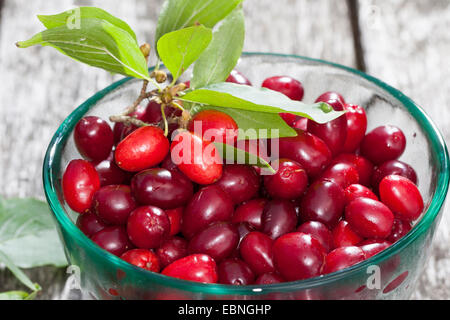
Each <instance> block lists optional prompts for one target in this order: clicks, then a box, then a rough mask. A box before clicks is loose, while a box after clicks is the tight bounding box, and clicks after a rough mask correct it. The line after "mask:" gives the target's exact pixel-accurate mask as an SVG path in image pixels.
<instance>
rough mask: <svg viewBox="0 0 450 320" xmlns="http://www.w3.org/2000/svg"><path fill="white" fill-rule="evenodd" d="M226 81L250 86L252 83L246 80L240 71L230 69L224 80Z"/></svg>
mask: <svg viewBox="0 0 450 320" xmlns="http://www.w3.org/2000/svg"><path fill="white" fill-rule="evenodd" d="M225 81H226V82H233V83H237V84H244V85H247V86H251V85H252V83H251V82H250V80H248V79H247V78H246V77H245V76H244V75H243V74H242V73H240V72H239V71H237V70H232V71H231V72H230V75H229V76H228V78H227V80H225Z"/></svg>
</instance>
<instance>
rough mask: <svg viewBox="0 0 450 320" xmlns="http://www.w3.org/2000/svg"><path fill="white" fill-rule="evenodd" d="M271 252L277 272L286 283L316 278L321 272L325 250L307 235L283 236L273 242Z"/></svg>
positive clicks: (297, 233)
mask: <svg viewBox="0 0 450 320" xmlns="http://www.w3.org/2000/svg"><path fill="white" fill-rule="evenodd" d="M272 250H273V261H274V263H275V266H276V268H277V270H278V272H279V273H280V274H281V276H282V277H283V278H285V279H286V280H288V281H295V280H302V279H308V278H312V277H316V276H318V275H320V272H321V271H322V266H323V262H324V258H325V255H326V252H325V249H324V248H323V247H322V245H321V244H320V243H319V241H317V240H316V239H315V238H313V237H312V236H311V235H309V234H304V233H301V232H292V233H288V234H285V235H283V236H281V237H280V238H278V239H277V240H275V242H274V244H273V249H272Z"/></svg>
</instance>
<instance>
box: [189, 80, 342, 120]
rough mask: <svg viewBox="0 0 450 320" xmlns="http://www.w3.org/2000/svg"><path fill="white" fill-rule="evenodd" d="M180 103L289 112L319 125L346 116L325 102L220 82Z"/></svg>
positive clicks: (190, 93)
mask: <svg viewBox="0 0 450 320" xmlns="http://www.w3.org/2000/svg"><path fill="white" fill-rule="evenodd" d="M180 100H183V101H189V102H195V103H201V104H205V105H215V106H219V107H228V108H235V109H243V110H248V111H255V112H268V113H280V112H289V113H293V114H296V115H299V116H302V117H306V118H308V119H311V120H314V121H315V122H317V123H325V122H328V121H331V120H334V119H336V118H338V117H340V116H341V115H343V114H344V113H345V112H344V111H334V110H333V108H331V106H329V105H328V104H326V103H324V102H319V103H314V104H306V103H303V102H300V101H294V100H291V99H289V98H288V97H286V96H285V95H284V94H282V93H280V92H277V91H273V90H269V89H267V88H256V87H251V86H245V85H238V84H235V83H230V82H222V83H216V84H212V85H209V86H207V87H205V88H200V89H197V90H193V91H190V92H188V93H186V94H185V95H183V96H181V97H180Z"/></svg>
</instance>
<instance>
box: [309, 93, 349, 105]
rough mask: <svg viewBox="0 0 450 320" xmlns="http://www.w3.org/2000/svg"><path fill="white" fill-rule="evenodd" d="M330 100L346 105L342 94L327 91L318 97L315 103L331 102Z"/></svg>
mask: <svg viewBox="0 0 450 320" xmlns="http://www.w3.org/2000/svg"><path fill="white" fill-rule="evenodd" d="M330 100H339V101H340V102H341V103H342V104H345V100H344V97H342V95H341V94H339V93H337V92H334V91H327V92H324V93H322V94H321V95H320V96H318V97H317V99H316V101H315V102H320V101H324V102H327V101H330Z"/></svg>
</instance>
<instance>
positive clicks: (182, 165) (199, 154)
mask: <svg viewBox="0 0 450 320" xmlns="http://www.w3.org/2000/svg"><path fill="white" fill-rule="evenodd" d="M170 152H171V156H172V161H173V162H174V163H175V164H176V165H177V166H178V169H180V171H181V172H183V173H184V174H185V175H186V176H187V177H188V178H189V179H191V180H192V181H194V182H196V183H198V184H211V183H214V182H216V181H217V180H219V178H220V177H221V176H222V159H221V158H220V155H219V152H218V151H217V148H216V147H215V145H214V144H213V143H211V142H209V141H204V140H202V139H201V138H200V137H198V136H196V135H194V134H193V133H191V132H189V131H182V132H180V133H178V134H177V135H176V136H175V138H174V140H173V142H172V145H171V147H170Z"/></svg>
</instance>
